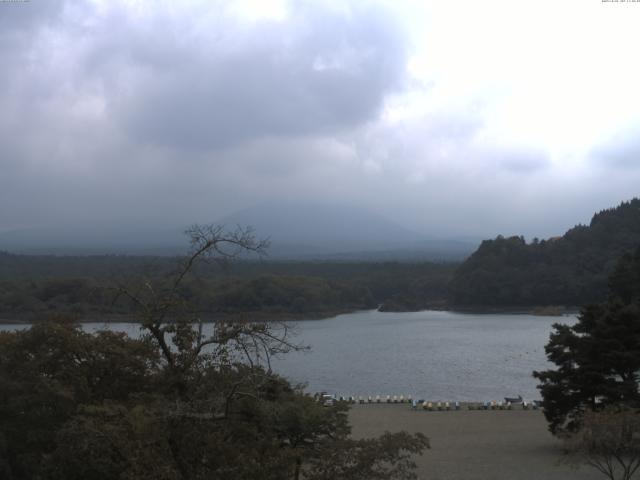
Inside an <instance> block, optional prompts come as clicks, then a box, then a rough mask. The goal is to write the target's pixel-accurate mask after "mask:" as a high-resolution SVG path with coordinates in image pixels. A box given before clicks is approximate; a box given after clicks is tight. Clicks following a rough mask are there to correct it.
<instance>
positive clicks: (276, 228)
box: [218, 203, 477, 260]
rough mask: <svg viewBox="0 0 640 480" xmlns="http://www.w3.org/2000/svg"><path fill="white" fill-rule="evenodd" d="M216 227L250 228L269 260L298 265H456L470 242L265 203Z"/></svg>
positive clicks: (332, 209)
mask: <svg viewBox="0 0 640 480" xmlns="http://www.w3.org/2000/svg"><path fill="white" fill-rule="evenodd" d="M218 223H222V224H225V225H227V226H233V225H251V226H252V227H253V228H254V229H255V231H256V233H257V234H258V235H259V236H260V237H267V238H269V239H270V241H271V247H270V248H269V256H270V257H272V258H288V259H301V260H305V259H306V260H310V259H315V260H425V259H426V260H453V259H455V260H460V259H463V258H465V257H466V256H467V255H469V254H470V253H471V252H472V251H473V248H474V246H475V245H476V244H477V243H475V242H470V241H463V240H449V239H438V238H434V237H427V236H424V235H422V234H419V233H417V232H414V231H412V230H409V229H407V228H405V227H403V226H401V225H399V224H397V223H396V222H394V221H393V220H390V219H388V218H386V217H384V216H382V215H378V214H376V213H373V212H370V211H368V210H365V209H361V208H356V207H347V206H327V205H317V204H284V203H280V204H277V203H271V204H265V205H259V206H255V207H252V208H248V209H245V210H242V211H240V212H237V213H235V214H233V215H231V216H228V217H225V218H223V219H221V220H220V221H219V222H218Z"/></svg>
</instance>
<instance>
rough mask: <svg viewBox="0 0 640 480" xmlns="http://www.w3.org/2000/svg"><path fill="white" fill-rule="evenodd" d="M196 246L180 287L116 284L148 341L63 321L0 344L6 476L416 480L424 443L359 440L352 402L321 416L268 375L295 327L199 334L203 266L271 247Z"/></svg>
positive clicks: (199, 233) (213, 236)
mask: <svg viewBox="0 0 640 480" xmlns="http://www.w3.org/2000/svg"><path fill="white" fill-rule="evenodd" d="M191 240H192V247H193V248H192V252H191V255H190V256H188V257H186V258H185V259H183V262H182V263H181V265H180V266H179V267H178V270H177V271H176V272H175V273H174V274H173V275H172V276H170V277H167V278H156V279H154V281H149V280H143V281H138V282H132V283H131V284H129V285H121V286H120V287H119V289H118V291H119V294H120V298H123V299H127V300H128V301H129V302H130V303H131V305H132V309H134V310H135V312H136V315H137V317H138V319H139V320H140V323H141V328H143V330H144V332H145V335H143V336H142V338H140V339H130V338H128V337H126V336H125V335H123V334H117V333H111V332H98V333H96V334H88V333H85V332H83V331H82V330H81V328H80V327H79V326H78V325H76V324H74V323H73V322H69V321H64V320H63V319H61V318H57V319H54V320H52V321H49V322H44V323H40V324H36V325H34V326H33V327H31V328H30V329H27V330H22V331H14V332H7V333H0V473H2V475H3V476H2V478H3V479H7V480H23V479H24V480H26V479H38V478H47V479H52V480H63V479H64V480H76V479H77V480H80V479H82V480H86V479H90V480H91V479H95V480H98V479H104V478H118V479H123V480H141V479H166V480H187V479H225V480H236V479H238V480H249V479H256V478H260V479H267V480H269V479H273V480H280V479H288V478H293V479H298V478H300V476H301V475H302V474H304V478H318V479H320V478H344V479H360V478H393V479H412V478H415V475H414V469H415V465H414V463H413V462H412V457H411V456H412V455H415V454H419V453H421V452H422V451H423V450H424V448H425V447H426V446H427V441H426V439H425V438H424V436H422V435H414V436H410V435H408V434H405V433H399V434H387V435H385V436H383V437H381V438H379V439H368V440H353V439H350V438H349V433H350V428H349V425H348V422H347V415H346V414H347V408H348V407H347V406H346V405H344V404H340V403H339V404H337V405H335V406H333V407H325V406H323V405H322V404H321V403H319V402H316V401H314V400H313V399H311V398H310V397H308V396H306V395H304V394H303V393H302V391H301V390H300V388H297V387H293V386H291V385H290V384H289V383H288V382H287V381H286V380H284V379H282V378H280V377H278V376H277V375H275V374H274V373H273V372H271V371H270V370H269V368H268V365H269V357H270V355H273V354H275V353H283V352H286V351H288V350H290V349H295V348H297V347H296V346H295V345H294V344H292V343H291V341H290V340H289V339H288V336H287V332H288V331H287V328H286V325H283V326H281V328H279V327H278V325H275V324H271V323H249V322H240V321H219V322H216V323H215V324H214V326H213V327H214V328H213V329H214V332H213V334H212V335H211V336H204V335H203V331H202V323H201V321H200V320H199V316H198V310H197V308H193V305H192V304H191V302H190V298H191V297H190V292H189V289H188V288H185V286H186V285H187V284H188V280H187V279H188V277H189V274H190V273H191V272H192V270H193V267H194V265H195V262H196V261H199V260H201V259H204V258H205V257H206V256H208V255H210V254H212V253H213V254H214V256H215V257H216V258H219V257H220V256H222V257H227V256H231V257H233V255H234V254H233V253H231V254H227V253H225V252H227V250H226V249H225V248H226V247H229V248H231V249H232V251H233V250H237V249H240V250H242V249H248V250H259V249H260V248H261V247H260V244H259V243H256V242H254V240H253V237H252V236H251V235H249V232H247V231H242V230H240V231H237V232H232V233H227V232H224V231H223V230H221V229H218V228H213V227H207V228H200V227H194V229H193V230H192V231H191ZM263 287H264V289H266V290H269V289H271V290H275V289H274V287H273V285H272V284H271V281H270V280H268V281H267V282H266V283H261V282H258V286H257V288H258V290H260V289H262V288H263ZM279 288H297V287H296V286H295V285H293V286H290V285H286V286H285V287H283V286H282V285H279ZM328 292H329V293H327V294H331V292H330V290H329V291H328ZM278 294H279V293H276V292H275V291H270V293H265V294H264V295H263V294H261V297H260V298H274V296H275V297H277V295H278ZM362 472H365V473H364V476H363V473H362Z"/></svg>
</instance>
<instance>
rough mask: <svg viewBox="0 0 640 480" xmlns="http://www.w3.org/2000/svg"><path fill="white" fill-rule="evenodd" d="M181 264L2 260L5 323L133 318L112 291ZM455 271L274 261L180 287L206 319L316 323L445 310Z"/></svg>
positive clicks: (204, 273)
mask: <svg viewBox="0 0 640 480" xmlns="http://www.w3.org/2000/svg"><path fill="white" fill-rule="evenodd" d="M179 261H180V259H179V258H172V257H136V256H119V255H111V256H109V255H101V256H84V257H83V256H28V255H14V254H9V253H0V318H1V319H4V320H5V321H11V320H14V321H15V320H24V321H29V320H34V319H42V318H45V317H43V315H45V316H46V315H47V314H60V313H64V314H72V315H74V316H75V317H76V318H78V319H79V320H91V319H95V320H104V319H107V318H110V317H113V316H128V315H130V314H131V311H132V305H131V303H130V302H129V301H128V300H127V299H124V298H120V297H118V296H117V295H116V294H115V292H116V290H117V287H118V286H120V285H127V284H129V283H130V282H131V281H132V279H137V281H138V282H139V281H140V279H158V278H163V277H166V276H167V275H169V274H171V272H172V271H173V270H175V268H176V266H177V265H178V264H179ZM456 266H457V265H456V264H449V263H444V264H438V263H429V262H424V263H413V264H412V263H399V262H381V263H373V262H371V263H366V262H275V261H267V260H264V261H246V260H237V261H234V262H232V263H228V264H223V265H219V264H202V265H198V266H197V268H194V275H193V276H192V277H191V278H190V279H189V280H188V281H187V282H185V283H184V284H183V285H182V286H181V288H182V290H183V292H182V293H183V294H184V295H185V297H187V298H189V300H190V302H191V303H192V305H193V306H194V308H195V309H198V310H199V312H200V313H201V316H202V317H203V318H211V317H215V316H219V315H229V314H239V313H246V314H251V315H252V317H254V318H273V317H278V318H303V317H304V318H312V317H317V316H323V315H324V316H326V315H329V314H334V313H338V312H346V311H354V310H359V309H371V308H376V307H377V306H379V305H384V307H383V309H387V310H407V309H410V310H418V309H421V308H426V307H428V306H431V305H441V304H442V303H443V302H444V299H445V298H446V296H447V290H446V286H447V282H448V281H449V279H450V278H451V276H452V274H453V271H454V269H455V267H456Z"/></svg>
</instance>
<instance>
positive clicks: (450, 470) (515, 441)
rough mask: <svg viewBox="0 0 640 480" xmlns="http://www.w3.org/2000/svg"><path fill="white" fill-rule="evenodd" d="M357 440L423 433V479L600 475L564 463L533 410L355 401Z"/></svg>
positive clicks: (567, 479) (546, 479)
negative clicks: (426, 442) (424, 407)
mask: <svg viewBox="0 0 640 480" xmlns="http://www.w3.org/2000/svg"><path fill="white" fill-rule="evenodd" d="M349 418H350V421H351V424H352V426H353V435H354V437H356V438H362V437H370V436H377V435H380V434H382V433H384V432H385V431H390V432H395V431H400V430H406V431H408V432H422V433H424V434H425V435H427V436H428V437H429V438H430V440H431V449H430V450H427V451H426V452H425V453H424V455H422V456H421V457H420V458H418V459H417V461H416V463H417V464H418V478H420V479H421V480H422V479H424V480H458V479H459V480H463V479H464V480H474V479H491V480H502V479H504V480H507V479H508V480H514V479H517V480H529V479H530V480H556V479H557V480H571V479H586V480H590V479H601V478H603V477H602V474H600V473H598V472H597V471H596V470H595V469H593V468H591V467H588V466H582V467H580V468H579V469H575V468H573V467H571V466H569V465H567V464H566V463H563V459H562V457H563V455H562V450H561V443H560V442H559V441H558V440H556V439H555V438H553V437H552V436H551V434H550V433H549V432H548V431H547V424H546V421H545V419H544V416H543V414H542V412H540V411H533V410H520V409H516V410H510V411H509V410H503V411H500V410H497V411H480V410H471V411H469V410H460V411H448V412H447V411H443V412H438V411H435V412H428V411H422V410H417V411H414V410H412V409H411V408H410V406H407V405H393V404H392V405H387V404H367V405H353V406H352V407H351V411H350V413H349Z"/></svg>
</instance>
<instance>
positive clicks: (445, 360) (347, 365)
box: [0, 310, 576, 401]
mask: <svg viewBox="0 0 640 480" xmlns="http://www.w3.org/2000/svg"><path fill="white" fill-rule="evenodd" d="M575 320H576V319H575V316H565V317H540V316H533V315H512V314H466V313H454V312H440V311H422V312H411V313H392V312H378V311H374V310H372V311H364V312H357V313H350V314H344V315H339V316H337V317H333V318H328V319H324V320H313V321H302V322H291V324H292V325H293V326H294V330H295V332H296V337H295V340H296V342H297V343H302V344H305V345H309V346H310V347H311V351H309V352H295V353H289V354H287V355H284V356H282V357H281V358H277V359H274V361H273V368H274V370H275V371H277V372H278V373H280V374H282V375H284V376H286V377H287V378H289V379H290V380H292V381H293V382H296V383H298V382H305V381H306V382H307V384H308V385H307V390H309V391H311V392H314V391H323V390H324V391H327V392H330V393H333V394H336V395H344V396H348V395H363V396H367V395H372V396H375V395H400V394H402V395H405V396H406V395H412V396H414V398H416V397H420V398H426V399H429V400H452V401H455V400H459V401H484V400H500V399H502V397H504V396H517V395H519V394H520V395H522V396H523V397H525V398H527V399H537V398H540V395H539V394H538V391H537V389H536V380H535V379H534V378H533V377H532V376H531V372H532V371H533V370H541V369H546V368H549V367H550V364H549V363H548V362H547V360H546V357H545V354H544V345H545V344H546V343H547V341H548V339H549V333H550V332H551V325H552V324H553V323H556V322H561V323H574V322H575ZM103 327H105V324H98V323H87V324H84V328H85V329H86V330H88V331H95V330H97V329H99V328H103ZM106 327H107V328H111V329H114V330H122V331H126V332H128V333H129V334H131V335H132V336H135V335H137V334H138V332H139V326H138V325H136V324H130V323H129V324H127V323H114V324H109V325H106ZM15 328H19V326H17V325H0V330H7V329H15Z"/></svg>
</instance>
